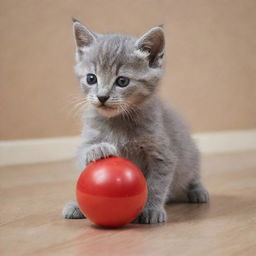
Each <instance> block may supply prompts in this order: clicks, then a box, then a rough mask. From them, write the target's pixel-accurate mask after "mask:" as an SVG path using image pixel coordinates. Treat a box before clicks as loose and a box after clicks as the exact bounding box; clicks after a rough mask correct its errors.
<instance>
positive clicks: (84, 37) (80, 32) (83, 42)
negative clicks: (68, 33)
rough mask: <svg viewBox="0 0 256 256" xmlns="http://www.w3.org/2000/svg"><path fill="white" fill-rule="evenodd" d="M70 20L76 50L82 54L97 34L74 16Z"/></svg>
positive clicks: (95, 38)
mask: <svg viewBox="0 0 256 256" xmlns="http://www.w3.org/2000/svg"><path fill="white" fill-rule="evenodd" d="M72 20H73V29H74V36H75V40H76V46H77V52H78V54H79V55H82V54H83V53H84V52H85V49H86V47H89V46H90V45H92V44H93V43H94V42H95V41H96V40H97V35H96V34H95V33H93V32H91V31H90V30H89V29H88V28H86V27H85V26H84V25H83V24H81V23H80V21H79V20H77V19H75V18H72Z"/></svg>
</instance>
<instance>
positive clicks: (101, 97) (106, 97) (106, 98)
mask: <svg viewBox="0 0 256 256" xmlns="http://www.w3.org/2000/svg"><path fill="white" fill-rule="evenodd" d="M97 97H98V99H99V101H100V102H101V103H105V102H106V101H107V100H108V99H109V96H97Z"/></svg>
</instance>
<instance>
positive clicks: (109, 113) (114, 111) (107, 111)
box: [96, 107, 120, 118]
mask: <svg viewBox="0 0 256 256" xmlns="http://www.w3.org/2000/svg"><path fill="white" fill-rule="evenodd" d="M96 109H97V111H98V112H99V114H100V115H102V116H104V117H107V118H111V117H114V116H117V115H119V114H120V111H119V110H118V108H107V107H103V108H102V107H101V108H96Z"/></svg>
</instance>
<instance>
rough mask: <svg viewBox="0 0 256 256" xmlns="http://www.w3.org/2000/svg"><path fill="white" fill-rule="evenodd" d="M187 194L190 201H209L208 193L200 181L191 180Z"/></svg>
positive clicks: (198, 202)
mask: <svg viewBox="0 0 256 256" xmlns="http://www.w3.org/2000/svg"><path fill="white" fill-rule="evenodd" d="M187 196H188V200H189V202H190V203H197V204H200V203H207V202H209V199H210V197H209V193H208V191H207V190H206V189H205V188H204V186H203V185H202V183H201V182H200V181H198V180H197V181H193V182H191V183H190V184H189V186H188V190H187Z"/></svg>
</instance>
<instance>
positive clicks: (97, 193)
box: [76, 157, 147, 227]
mask: <svg viewBox="0 0 256 256" xmlns="http://www.w3.org/2000/svg"><path fill="white" fill-rule="evenodd" d="M76 196H77V201H78V204H79V207H80V209H81V211H82V212H83V214H84V215H85V216H86V217H88V218H89V219H90V220H91V221H92V222H94V223H95V224H97V225H100V226H105V227H119V226H123V225H125V224H127V223H129V222H131V221H132V220H133V219H135V218H136V217H137V216H138V214H139V213H140V212H141V210H142V209H143V207H144V205H145V203H146V199H147V183H146V180H145V178H144V176H143V174H142V172H141V170H140V169H139V168H138V167H137V166H136V165H134V164H133V163H132V162H130V161H129V160H127V159H125V158H121V157H109V158H106V159H101V160H98V161H96V162H92V163H90V164H89V165H88V166H87V167H86V168H85V169H84V171H83V172H82V173H81V175H80V177H79V179H78V182H77V187H76Z"/></svg>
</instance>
